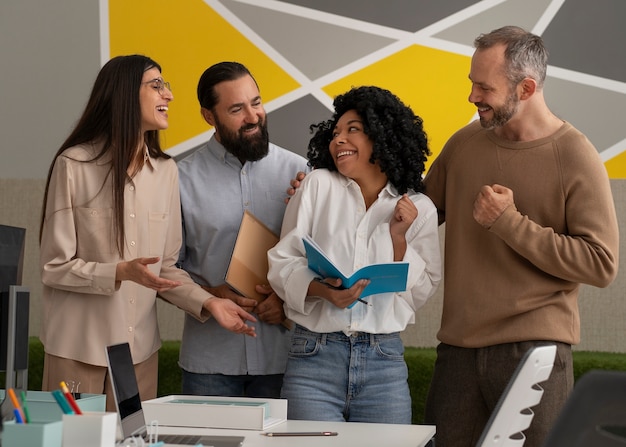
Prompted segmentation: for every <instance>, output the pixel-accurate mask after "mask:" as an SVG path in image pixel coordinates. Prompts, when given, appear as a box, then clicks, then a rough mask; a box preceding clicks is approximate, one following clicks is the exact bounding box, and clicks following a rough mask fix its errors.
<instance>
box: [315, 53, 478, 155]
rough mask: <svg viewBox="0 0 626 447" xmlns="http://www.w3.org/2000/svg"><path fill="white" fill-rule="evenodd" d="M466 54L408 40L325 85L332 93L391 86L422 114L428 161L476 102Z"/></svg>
mask: <svg viewBox="0 0 626 447" xmlns="http://www.w3.org/2000/svg"><path fill="white" fill-rule="evenodd" d="M469 64H470V58H469V57H466V56H461V55H458V54H453V53H449V52H446V51H441V50H437V49H433V48H427V47H423V46H418V45H412V46H410V47H407V48H406V49H404V50H402V51H400V52H398V53H394V54H392V55H391V56H389V57H387V58H385V59H382V60H380V61H378V62H376V63H374V64H372V65H369V66H367V67H365V68H363V69H361V70H359V71H357V72H354V73H352V74H350V75H348V76H346V77H344V78H342V79H340V80H339V81H336V82H334V83H332V84H330V85H328V86H326V87H325V88H324V91H325V92H326V93H328V94H329V95H330V96H332V97H335V96H337V95H338V94H340V93H343V92H346V91H347V90H349V89H350V88H351V87H353V86H360V85H377V86H379V87H383V88H386V89H389V90H391V91H392V92H393V93H395V94H396V95H397V96H398V97H400V99H402V101H403V102H404V103H405V104H407V105H408V106H410V107H411V108H412V109H413V111H414V112H415V113H416V114H417V115H419V116H420V117H421V118H422V119H423V120H424V128H425V130H426V132H427V134H428V139H429V145H430V149H431V151H432V153H433V155H432V156H431V157H430V158H429V161H432V160H433V159H434V158H435V156H436V155H437V154H438V153H439V152H440V151H441V148H442V147H443V145H444V144H445V142H446V141H447V139H448V138H449V137H450V135H452V134H453V133H454V132H455V131H456V130H458V129H459V128H461V127H463V126H464V125H466V124H467V123H469V122H470V121H471V119H472V116H473V114H474V112H475V111H476V108H475V106H474V105H473V104H470V103H469V102H468V100H467V98H468V96H469V92H470V83H469V80H468V78H467V75H468V73H469Z"/></svg>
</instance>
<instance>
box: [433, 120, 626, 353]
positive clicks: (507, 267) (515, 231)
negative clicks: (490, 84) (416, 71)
mask: <svg viewBox="0 0 626 447" xmlns="http://www.w3.org/2000/svg"><path fill="white" fill-rule="evenodd" d="M425 182H426V189H427V191H426V192H427V194H428V195H429V196H430V197H431V199H432V200H433V202H434V203H435V205H436V206H437V208H438V209H439V211H440V213H444V218H445V222H446V223H445V225H446V227H445V264H444V265H445V268H444V307H443V315H442V320H441V329H440V331H439V333H438V338H439V340H440V341H442V342H444V343H447V344H451V345H454V346H461V347H472V348H473V347H483V346H490V345H495V344H500V343H508V342H515V341H522V340H554V341H562V342H565V343H570V344H576V343H578V342H579V341H580V319H579V312H578V303H577V298H578V289H579V284H580V283H586V284H591V285H594V286H597V287H606V286H607V285H608V284H610V282H611V281H612V280H613V279H614V278H615V276H616V274H617V269H618V248H619V234H618V225H617V218H616V214H615V207H614V202H613V197H612V194H611V188H610V184H609V180H608V176H607V173H606V169H605V167H604V165H603V163H602V161H601V159H600V157H599V155H598V152H597V150H596V149H595V148H594V146H593V145H592V144H591V143H590V142H589V140H587V138H586V137H585V136H584V135H583V134H581V133H580V132H579V131H578V130H576V129H575V128H574V127H573V126H571V125H570V124H569V123H564V124H563V126H562V127H561V128H560V129H559V130H558V131H557V132H556V133H555V134H554V135H552V136H550V137H548V138H543V139H540V140H536V141H532V142H511V141H507V140H503V139H500V138H498V137H497V136H496V135H495V134H494V133H493V131H490V130H485V129H483V128H482V127H481V126H480V123H479V122H478V121H476V122H473V123H471V124H469V125H468V126H466V127H465V128H463V129H461V130H459V131H458V132H457V133H456V134H455V135H453V136H452V138H450V140H449V141H448V143H447V144H446V146H445V147H444V149H443V151H442V153H441V155H440V156H439V157H438V158H437V159H436V160H435V162H434V163H433V165H432V167H431V169H430V170H429V172H428V175H427V177H426V179H425ZM494 183H498V184H501V185H503V186H506V187H508V188H510V189H512V190H513V194H514V201H515V207H509V208H508V209H507V210H506V211H505V212H504V213H503V215H502V216H501V217H500V218H499V219H498V220H497V221H496V222H495V224H494V225H493V226H492V227H491V228H490V229H485V228H483V227H481V226H480V225H479V224H478V223H477V222H476V221H475V220H474V218H473V217H472V209H473V204H474V200H475V198H476V195H477V193H478V191H479V189H480V187H481V186H483V185H485V184H487V185H492V184H494Z"/></svg>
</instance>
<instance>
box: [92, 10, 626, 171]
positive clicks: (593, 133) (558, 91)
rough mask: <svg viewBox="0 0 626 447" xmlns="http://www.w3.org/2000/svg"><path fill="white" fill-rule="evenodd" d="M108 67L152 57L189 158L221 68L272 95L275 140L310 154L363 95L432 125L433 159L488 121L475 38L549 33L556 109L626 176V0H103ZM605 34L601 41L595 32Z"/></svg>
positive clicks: (179, 145)
mask: <svg viewBox="0 0 626 447" xmlns="http://www.w3.org/2000/svg"><path fill="white" fill-rule="evenodd" d="M100 7H101V17H102V18H101V20H102V24H101V34H102V38H101V41H102V42H101V45H102V52H101V53H102V62H103V63H104V62H105V61H106V60H108V59H109V58H110V57H113V56H116V55H121V54H132V53H141V54H145V55H148V56H150V57H152V58H153V59H155V60H156V61H157V62H159V63H160V64H161V65H162V68H163V76H164V78H165V79H166V80H168V81H169V82H170V83H171V85H172V89H173V93H174V101H173V102H172V104H171V105H170V111H169V115H170V128H169V129H168V130H167V131H166V132H164V147H166V148H167V151H168V153H169V154H171V155H172V156H176V157H177V158H178V157H180V156H183V155H185V154H186V153H187V152H189V151H190V150H193V149H194V148H195V147H197V146H198V145H199V144H201V143H202V142H204V141H206V140H207V139H208V138H209V136H210V134H211V129H210V128H209V126H208V125H207V124H206V123H205V122H204V121H203V120H202V119H201V116H200V112H199V106H198V104H197V100H196V95H195V89H196V84H197V81H198V79H199V77H200V75H201V74H202V72H203V71H204V69H206V68H207V67H208V66H210V65H211V64H213V63H216V62H219V61H222V60H237V61H239V62H242V63H244V64H245V65H246V66H248V68H250V70H251V72H252V73H253V74H254V76H255V78H256V79H257V81H258V83H259V85H260V87H261V95H262V97H263V101H264V103H265V108H266V110H267V112H268V122H269V128H270V138H271V140H272V141H273V142H275V143H276V144H279V145H281V146H283V147H285V148H287V149H290V150H292V151H294V152H298V153H300V154H303V155H305V154H306V147H307V143H308V140H309V138H310V134H309V125H310V124H312V123H316V122H318V121H320V120H322V119H326V118H328V117H329V115H330V109H331V106H332V98H333V97H334V96H336V95H337V94H340V93H343V92H345V91H346V90H348V89H350V88H351V87H352V86H356V85H367V84H370V85H378V86H381V87H384V88H388V89H389V90H391V91H392V92H394V93H395V94H396V95H398V96H399V97H400V98H401V99H402V100H403V101H404V102H405V103H406V104H407V105H409V106H411V108H413V110H414V111H415V113H417V114H418V115H420V116H421V117H422V118H423V119H424V126H425V128H426V131H427V133H428V137H429V141H430V147H431V150H432V152H433V156H432V157H431V160H432V159H434V156H435V155H437V154H438V153H439V151H440V150H441V148H442V146H443V144H444V143H445V141H446V140H447V139H448V137H449V136H450V135H451V134H452V133H453V132H454V131H456V130H457V129H459V128H460V127H462V126H463V125H465V124H467V123H468V122H470V121H471V120H473V119H475V107H474V106H473V105H472V104H470V103H469V102H468V100H467V97H468V95H469V90H470V83H469V80H468V77H467V76H468V73H469V63H470V58H471V55H472V53H473V46H472V43H473V40H474V38H475V37H476V36H477V35H478V34H480V33H482V32H488V31H491V30H492V29H495V28H498V27H500V26H503V25H519V26H522V27H524V28H526V29H528V30H530V31H533V32H534V33H536V34H539V35H541V36H543V38H544V40H545V42H546V45H547V47H548V49H549V50H550V60H549V64H550V65H549V68H548V79H547V81H546V86H545V96H546V100H547V101H548V104H549V106H550V107H551V109H552V110H553V111H554V112H555V113H556V114H558V115H559V116H560V117H562V118H563V119H566V120H568V121H570V122H571V123H572V124H573V125H574V126H576V127H577V128H579V129H580V130H581V131H583V132H584V133H585V134H586V135H587V137H588V138H589V139H590V140H591V141H592V142H593V143H594V145H595V146H596V148H597V149H598V151H599V153H600V155H601V157H602V159H603V160H604V162H605V165H606V167H607V170H608V171H609V175H610V177H611V178H626V126H625V119H624V117H626V60H625V58H624V56H623V54H624V46H625V45H626V27H625V26H624V23H623V22H624V17H626V2H624V1H623V0H594V1H593V2H589V1H588V0H484V1H470V0H445V1H442V0H384V1H383V0H381V1H366V2H365V1H362V0H285V1H275V0H221V1H218V0H204V1H203V0H177V1H176V2H173V1H166V0H133V1H131V2H129V1H126V0H108V1H107V0H100ZM589 29H592V30H593V33H592V34H589V33H588V32H586V30H589Z"/></svg>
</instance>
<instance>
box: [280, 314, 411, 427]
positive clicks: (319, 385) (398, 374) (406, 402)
mask: <svg viewBox="0 0 626 447" xmlns="http://www.w3.org/2000/svg"><path fill="white" fill-rule="evenodd" d="M407 379H408V369H407V366H406V363H405V361H404V346H403V344H402V340H401V339H400V335H399V334H398V333H394V334H381V335H377V334H367V333H363V332H360V333H358V334H355V335H352V336H350V337H348V336H346V335H345V334H344V333H342V332H332V333H326V334H318V333H316V332H311V331H309V330H307V329H305V328H303V327H301V326H296V328H295V330H294V334H293V336H292V342H291V350H290V352H289V358H288V360H287V370H286V371H285V377H284V380H283V389H282V392H281V397H283V398H286V399H288V401H289V402H288V404H287V418H288V419H305V420H314V421H349V422H378V423H389V424H410V423H411V395H410V392H409V386H408V382H407Z"/></svg>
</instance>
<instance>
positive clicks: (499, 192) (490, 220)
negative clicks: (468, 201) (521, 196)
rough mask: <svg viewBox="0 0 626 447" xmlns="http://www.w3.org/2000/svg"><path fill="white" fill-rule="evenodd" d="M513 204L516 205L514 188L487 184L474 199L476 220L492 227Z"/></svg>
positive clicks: (484, 225)
mask: <svg viewBox="0 0 626 447" xmlns="http://www.w3.org/2000/svg"><path fill="white" fill-rule="evenodd" d="M511 205H515V202H514V201H513V191H512V190H510V189H509V188H507V187H505V186H502V185H498V184H494V185H492V186H489V185H485V186H483V187H482V188H480V191H479V193H478V196H476V200H475V201H474V213H473V215H474V220H476V222H478V223H479V224H480V225H482V226H483V227H485V228H491V226H492V225H493V224H494V223H495V221H496V220H498V218H499V217H500V216H501V215H502V213H503V212H504V210H505V209H507V208H508V207H509V206H511Z"/></svg>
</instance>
